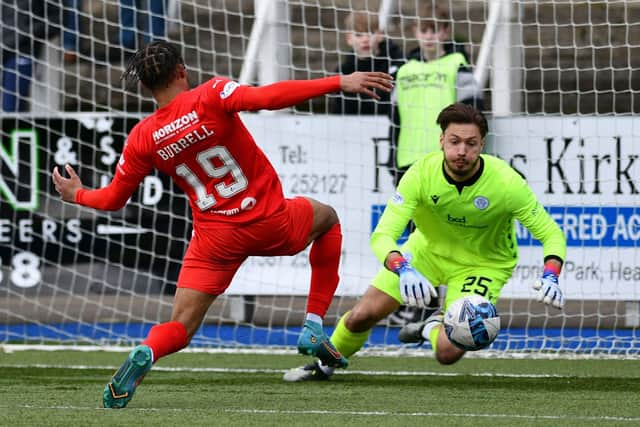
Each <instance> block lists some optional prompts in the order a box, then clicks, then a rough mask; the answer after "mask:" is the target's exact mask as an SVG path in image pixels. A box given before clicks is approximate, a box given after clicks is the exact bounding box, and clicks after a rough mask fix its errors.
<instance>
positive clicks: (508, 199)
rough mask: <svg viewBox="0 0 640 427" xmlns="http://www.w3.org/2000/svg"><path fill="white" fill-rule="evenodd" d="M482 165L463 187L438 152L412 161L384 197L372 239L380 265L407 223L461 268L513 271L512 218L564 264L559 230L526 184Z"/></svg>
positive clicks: (508, 170)
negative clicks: (489, 268)
mask: <svg viewBox="0 0 640 427" xmlns="http://www.w3.org/2000/svg"><path fill="white" fill-rule="evenodd" d="M481 158H482V167H481V168H480V170H479V171H478V173H476V174H475V175H474V176H473V177H472V178H470V179H469V181H467V182H466V183H464V185H460V184H459V183H458V185H456V184H457V183H456V182H455V181H453V180H452V179H451V178H450V177H449V176H447V175H446V173H445V171H444V155H443V153H442V152H434V153H430V154H427V155H426V156H424V157H423V158H422V159H421V160H419V161H417V162H416V163H414V164H413V165H412V166H411V167H410V168H409V170H408V171H407V173H406V174H405V175H404V176H403V177H402V179H401V180H400V183H399V184H398V189H397V191H396V193H395V194H394V196H393V197H391V198H390V199H389V202H388V203H387V206H386V208H385V210H384V213H383V215H382V217H381V218H380V222H379V223H378V225H377V227H376V229H375V230H374V232H373V235H372V236H371V247H372V249H373V252H374V253H375V255H376V257H377V258H378V259H379V260H380V262H382V263H384V260H385V258H386V256H387V255H388V254H389V252H390V251H398V252H401V251H400V249H399V246H398V244H397V240H398V238H399V237H400V235H401V234H402V233H403V231H404V229H405V227H406V226H407V224H408V223H409V221H410V220H413V222H414V223H415V225H416V230H415V231H414V233H419V234H420V235H421V237H423V238H424V241H425V244H426V245H427V250H428V251H429V252H431V253H436V254H439V255H441V256H447V257H451V259H452V260H455V261H456V262H457V263H459V264H462V265H470V266H477V265H490V266H494V267H496V268H513V267H515V265H516V263H517V260H518V244H517V241H516V234H515V226H514V218H515V219H517V220H518V221H520V223H521V224H522V225H524V226H525V227H527V229H528V230H529V231H530V232H531V234H532V235H533V236H534V237H535V238H536V239H538V240H540V241H541V242H542V244H543V252H544V256H545V258H546V257H547V256H549V255H554V256H557V257H559V258H560V259H562V260H564V257H565V253H566V240H565V238H564V235H563V233H562V230H560V228H559V227H558V225H557V224H556V223H555V221H554V220H553V218H551V216H550V215H549V214H548V213H547V212H546V211H545V210H544V208H543V207H542V205H541V204H540V203H539V202H538V200H537V199H536V197H535V195H534V194H533V191H532V190H531V188H530V187H529V185H528V184H527V183H526V182H525V180H524V179H523V178H522V176H520V174H518V173H517V172H516V171H515V170H514V169H513V168H512V167H511V166H509V165H508V164H507V163H505V162H504V161H502V160H500V159H498V158H497V157H493V156H490V155H486V154H482V155H481Z"/></svg>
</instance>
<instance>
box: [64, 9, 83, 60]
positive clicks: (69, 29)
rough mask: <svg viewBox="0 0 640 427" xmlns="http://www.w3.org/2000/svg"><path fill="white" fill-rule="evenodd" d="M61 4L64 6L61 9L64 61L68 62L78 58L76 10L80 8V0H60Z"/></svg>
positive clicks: (78, 28)
mask: <svg viewBox="0 0 640 427" xmlns="http://www.w3.org/2000/svg"><path fill="white" fill-rule="evenodd" d="M62 5H63V7H64V9H63V11H62V24H63V26H64V28H63V32H62V47H63V49H64V62H66V63H69V64H70V63H74V62H76V61H77V60H78V51H79V50H80V45H79V42H78V32H79V31H80V20H79V19H78V12H80V11H81V10H82V1H81V0H62Z"/></svg>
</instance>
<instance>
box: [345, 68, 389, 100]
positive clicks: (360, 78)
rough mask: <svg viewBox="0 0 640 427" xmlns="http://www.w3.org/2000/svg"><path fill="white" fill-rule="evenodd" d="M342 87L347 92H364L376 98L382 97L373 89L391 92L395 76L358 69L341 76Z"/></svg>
mask: <svg viewBox="0 0 640 427" xmlns="http://www.w3.org/2000/svg"><path fill="white" fill-rule="evenodd" d="M340 89H342V90H343V91H345V92H352V93H363V94H365V95H369V96H370V97H372V98H374V99H380V96H379V95H378V94H376V93H375V92H374V91H373V90H372V89H380V90H383V91H385V92H391V89H393V77H391V76H390V75H389V74H387V73H382V72H377V71H372V72H363V71H356V72H355V73H351V74H348V75H346V76H340Z"/></svg>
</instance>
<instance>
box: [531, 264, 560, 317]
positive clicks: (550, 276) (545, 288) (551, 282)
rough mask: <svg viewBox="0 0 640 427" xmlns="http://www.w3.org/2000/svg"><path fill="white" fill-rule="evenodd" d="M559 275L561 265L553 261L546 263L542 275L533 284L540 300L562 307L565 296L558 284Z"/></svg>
mask: <svg viewBox="0 0 640 427" xmlns="http://www.w3.org/2000/svg"><path fill="white" fill-rule="evenodd" d="M559 275H560V268H559V267H557V266H556V265H554V264H551V263H546V264H545V266H544V271H543V273H542V277H541V278H540V279H538V280H536V282H535V283H534V284H533V289H534V290H536V291H538V298H537V300H538V301H542V302H543V303H545V304H547V305H552V306H554V307H556V308H562V307H563V306H564V297H563V296H562V290H561V289H560V286H559V285H558V276H559Z"/></svg>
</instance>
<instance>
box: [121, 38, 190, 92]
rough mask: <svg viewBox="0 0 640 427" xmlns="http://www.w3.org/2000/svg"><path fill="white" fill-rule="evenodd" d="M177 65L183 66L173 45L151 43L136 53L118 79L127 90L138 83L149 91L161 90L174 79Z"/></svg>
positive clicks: (162, 42)
mask: <svg viewBox="0 0 640 427" xmlns="http://www.w3.org/2000/svg"><path fill="white" fill-rule="evenodd" d="M179 64H182V65H184V60H183V59H182V55H181V54H180V50H179V49H178V48H177V47H176V46H175V45H173V44H171V43H169V42H166V41H163V40H158V41H153V42H151V43H149V44H147V45H146V46H144V47H142V48H140V49H139V50H138V51H136V53H135V55H133V57H132V58H131V59H130V60H129V63H128V64H127V68H126V70H125V71H124V73H122V77H120V79H121V80H124V81H125V83H126V85H127V87H129V88H132V87H135V85H136V84H137V83H138V82H140V83H142V84H143V85H144V86H145V87H146V88H147V89H149V90H151V91H154V90H156V89H163V88H165V87H167V86H168V85H169V83H171V82H172V81H173V79H174V78H175V76H176V67H177V66H178V65H179Z"/></svg>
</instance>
